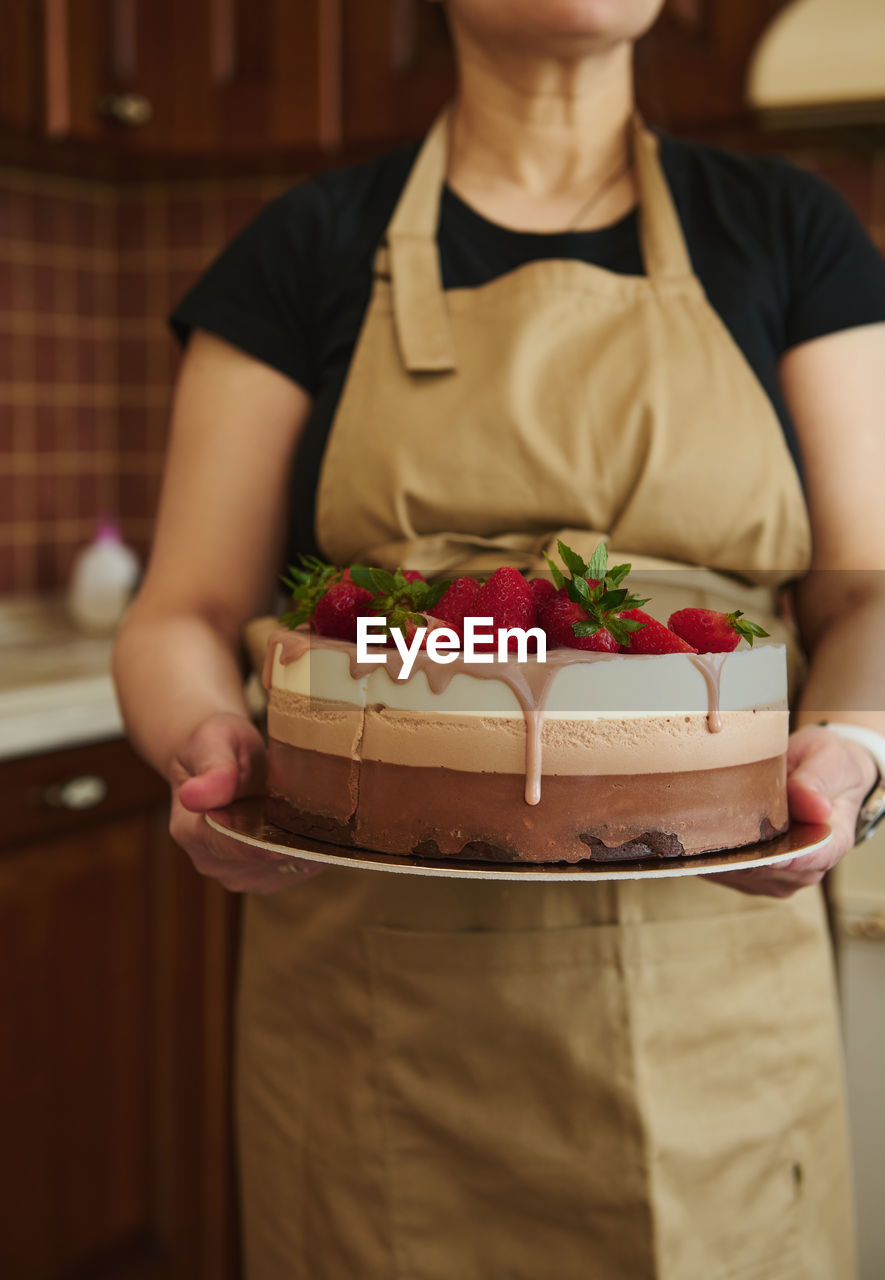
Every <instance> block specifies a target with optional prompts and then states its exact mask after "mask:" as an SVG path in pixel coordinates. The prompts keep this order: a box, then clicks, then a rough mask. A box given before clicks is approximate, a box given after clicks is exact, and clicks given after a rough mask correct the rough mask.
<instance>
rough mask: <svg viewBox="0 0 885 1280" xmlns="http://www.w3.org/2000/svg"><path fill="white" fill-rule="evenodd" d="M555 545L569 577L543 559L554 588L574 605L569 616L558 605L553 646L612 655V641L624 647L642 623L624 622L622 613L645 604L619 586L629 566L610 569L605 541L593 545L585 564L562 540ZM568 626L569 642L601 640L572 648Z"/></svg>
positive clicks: (551, 562) (550, 562) (550, 561)
mask: <svg viewBox="0 0 885 1280" xmlns="http://www.w3.org/2000/svg"><path fill="white" fill-rule="evenodd" d="M556 545H557V547H558V549H559V554H560V557H561V558H562V563H563V564H564V565H565V567H566V568H567V569H568V571H569V573H570V574H571V577H570V578H566V577H565V575H564V574H563V572H562V570H561V569H560V568H559V567H558V566H557V565H555V564H554V563H553V561H552V560H551V559H550V557H549V556H546V560H547V563H548V564H549V566H550V572H551V574H552V576H553V581H554V582H555V583H556V586H557V587H559V589H560V591H562V592H565V595H566V597H567V599H569V600H570V601H571V602H572V604H573V605H574V606H575V610H573V611H572V612H571V616H570V617H569V616H567V614H568V611H567V610H566V609H565V607H564V606H563V605H557V615H556V623H554V624H553V625H554V626H555V627H556V628H557V633H558V634H559V636H560V639H559V640H558V641H557V642H556V643H559V644H563V645H567V646H568V647H570V648H575V647H580V648H585V647H590V648H593V649H596V650H603V651H606V652H614V649H613V648H612V646H611V641H612V640H613V641H614V643H615V645H616V646H623V645H626V643H627V641H628V640H629V638H630V632H631V631H634V630H636V628H637V627H639V626H641V623H638V622H632V621H630V620H629V618H628V619H627V621H624V620H623V619H624V617H625V616H626V615H625V614H624V613H623V612H622V611H623V610H624V609H625V608H626V609H632V608H635V607H637V606H639V605H641V604H647V603H648V602H647V601H646V600H643V599H642V598H641V597H640V596H634V595H630V594H629V592H628V591H627V588H626V587H622V586H621V583H622V582H623V581H624V579H625V578H626V576H627V574H628V573H629V572H630V566H629V565H628V564H615V565H612V566H611V567H609V564H608V550H607V548H606V545H605V543H604V542H600V543H598V544H597V545H596V547H595V548H594V551H593V555H592V556H591V557H590V559H589V560H588V561H586V562H585V561H584V559H583V557H582V556H579V555H578V553H577V551H573V550H572V549H571V547H567V546H566V545H565V543H564V542H563V541H562V540H561V539H560V541H558V542H557V544H556ZM545 555H546V553H545ZM569 625H570V627H571V637H572V639H574V638H578V639H582V640H584V639H587V638H588V637H592V636H600V639H598V640H597V642H596V643H595V644H594V645H592V646H584V645H580V646H575V645H573V644H572V641H571V640H570V639H569V638H568V636H569V632H568V626H569ZM563 628H565V629H563ZM601 634H605V635H607V637H608V639H602V638H601Z"/></svg>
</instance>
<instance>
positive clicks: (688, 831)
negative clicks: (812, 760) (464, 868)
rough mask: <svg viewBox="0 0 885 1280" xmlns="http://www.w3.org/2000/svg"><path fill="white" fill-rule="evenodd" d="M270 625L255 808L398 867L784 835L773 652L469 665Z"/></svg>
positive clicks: (779, 687) (700, 848)
mask: <svg viewBox="0 0 885 1280" xmlns="http://www.w3.org/2000/svg"><path fill="white" fill-rule="evenodd" d="M400 664H401V660H400V658H399V655H398V654H397V653H396V652H395V651H391V652H390V654H389V655H388V660H387V662H386V663H385V664H384V665H378V664H377V663H376V662H372V663H360V662H359V661H358V660H357V650H356V645H355V644H352V643H350V642H349V641H347V640H340V639H334V638H329V637H326V636H321V635H317V634H316V633H315V632H313V631H310V630H309V629H308V628H307V627H306V626H301V627H297V628H295V629H294V630H289V629H287V628H285V627H282V628H280V629H278V630H276V631H275V632H274V633H273V634H272V635H271V637H270V640H269V643H268V649H267V658H266V662H265V669H264V683H265V686H266V688H267V690H268V693H269V710H268V731H269V739H270V741H269V795H268V802H267V816H268V818H269V820H270V821H271V822H273V823H274V824H276V825H278V826H280V827H283V828H285V829H286V830H288V831H291V832H295V833H297V834H301V835H306V836H310V837H312V838H314V839H319V840H324V841H328V842H331V843H333V844H337V845H350V846H359V847H362V848H365V849H371V850H376V851H379V852H383V853H390V854H400V855H407V856H411V857H419V858H420V857H433V858H440V857H443V858H458V859H468V860H476V859H483V860H494V861H506V862H513V861H517V862H534V863H541V862H559V861H563V862H569V863H574V862H579V861H583V860H587V859H592V860H613V859H635V858H648V857H661V858H669V857H681V856H690V855H693V854H699V853H703V852H710V851H714V850H721V849H732V848H736V847H739V846H742V845H747V844H754V843H756V842H758V841H760V840H764V839H767V838H770V837H773V836H775V835H777V834H780V833H781V832H782V831H784V830H786V828H787V825H788V814H787V797H786V749H787V735H788V710H787V697H786V690H787V679H786V656H785V649H784V646H783V645H779V644H766V643H763V644H759V645H757V646H755V647H752V648H738V649H735V650H734V651H732V652H725V653H694V652H691V653H681V652H680V653H662V654H640V653H626V654H625V653H610V652H588V651H583V650H579V649H571V648H560V649H553V650H552V651H550V652H548V653H547V655H546V662H543V663H542V662H540V661H539V660H538V659H537V658H535V657H529V658H528V660H527V661H523V662H519V661H517V660H516V657H515V656H514V655H509V657H508V659H507V660H506V661H499V660H495V661H494V662H492V663H489V664H486V665H482V666H478V665H475V664H467V663H466V662H465V661H464V659H463V657H462V656H460V655H458V656H457V657H456V658H455V660H454V661H452V662H451V663H449V664H447V665H438V664H435V663H432V662H430V661H429V660H428V657H427V655H426V654H425V653H420V654H419V655H418V658H417V661H416V662H415V665H414V667H413V668H412V670H411V671H410V673H409V677H408V679H406V680H399V679H397V674H398V671H399V669H400Z"/></svg>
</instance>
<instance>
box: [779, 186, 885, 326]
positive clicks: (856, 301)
mask: <svg viewBox="0 0 885 1280" xmlns="http://www.w3.org/2000/svg"><path fill="white" fill-rule="evenodd" d="M785 169H786V172H787V174H788V175H789V177H788V182H787V188H786V191H785V192H784V206H783V207H784V215H785V216H784V221H785V225H784V226H783V228H782V230H783V232H784V234H785V236H786V238H787V258H788V262H789V300H788V305H787V312H786V317H785V328H784V337H785V349H789V348H790V347H795V346H798V345H799V344H800V343H802V342H808V341H810V340H811V339H812V338H820V337H823V336H824V335H825V334H828V333H836V332H838V331H839V330H841V329H852V328H854V327H855V326H857V325H865V324H876V323H879V322H881V321H885V258H883V257H882V254H881V253H880V252H879V250H878V249H877V248H876V246H875V245H874V244H873V242H872V240H871V239H870V237H869V235H868V234H867V232H866V230H865V229H864V227H863V225H862V223H861V222H860V220H859V219H858V218H857V216H856V214H855V213H854V211H853V210H852V208H851V206H850V205H849V204H848V203H847V201H846V200H845V199H844V198H843V197H842V196H841V195H840V194H839V192H838V191H836V190H835V189H834V188H833V187H831V186H830V185H829V183H827V182H825V181H824V180H823V179H822V178H819V177H818V176H817V175H815V174H812V173H808V172H806V171H804V170H801V169H796V168H793V167H792V166H785Z"/></svg>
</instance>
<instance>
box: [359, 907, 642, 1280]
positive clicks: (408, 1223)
mask: <svg viewBox="0 0 885 1280" xmlns="http://www.w3.org/2000/svg"><path fill="white" fill-rule="evenodd" d="M365 937H366V942H367V948H368V955H369V962H370V969H371V975H372V992H373V994H372V999H373V1019H374V1025H375V1035H376V1055H377V1058H376V1071H377V1082H378V1087H379V1091H380V1097H381V1106H382V1109H383V1113H384V1131H385V1140H386V1159H387V1169H388V1177H389V1195H390V1207H391V1232H392V1238H393V1246H394V1257H395V1266H396V1270H395V1275H396V1276H397V1277H399V1278H400V1280H490V1278H491V1277H495V1280H498V1278H500V1280H504V1278H505V1277H506V1280H546V1278H547V1277H549V1278H550V1280H554V1277H555V1280H586V1278H587V1276H588V1275H593V1276H599V1277H621V1276H623V1277H629V1278H630V1280H640V1277H645V1276H651V1275H653V1274H654V1271H653V1240H652V1232H651V1225H650V1217H649V1209H648V1203H647V1195H646V1176H645V1170H644V1158H643V1150H642V1133H641V1126H640V1124H639V1122H638V1117H637V1115H636V1110H635V1101H634V1096H633V1089H632V1084H631V1073H630V1046H629V1038H628V1025H627V1020H626V1017H625V1001H624V982H623V974H622V972H621V966H620V963H619V941H618V930H617V928H616V927H613V926H590V927H583V926H582V927H578V928H569V929H561V930H560V929H557V930H543V931H541V930H539V931H516V932H506V933H498V932H495V931H465V932H451V933H450V932H445V933H425V932H413V931H409V930H398V929H386V928H374V927H373V928H368V929H366V930H365Z"/></svg>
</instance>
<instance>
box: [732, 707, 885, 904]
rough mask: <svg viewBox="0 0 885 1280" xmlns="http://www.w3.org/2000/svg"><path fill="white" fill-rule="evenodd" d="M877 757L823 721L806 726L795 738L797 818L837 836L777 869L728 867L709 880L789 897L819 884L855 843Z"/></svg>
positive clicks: (790, 759) (790, 774)
mask: <svg viewBox="0 0 885 1280" xmlns="http://www.w3.org/2000/svg"><path fill="white" fill-rule="evenodd" d="M876 776H877V770H876V765H875V763H874V761H873V758H872V756H871V755H870V754H869V752H868V751H867V750H866V749H865V748H864V747H862V746H860V745H859V743H856V742H847V741H846V740H845V739H844V738H839V737H837V736H836V734H835V733H831V732H830V731H829V730H828V729H825V728H824V727H823V726H821V725H806V726H805V727H804V728H802V729H797V730H796V732H795V733H794V734H792V735H791V736H790V742H789V747H788V750H787V795H788V799H789V804H790V818H791V819H792V820H793V821H794V822H826V823H828V824H829V826H830V827H832V830H833V834H832V835H831V837H830V839H829V840H828V841H827V842H826V844H825V845H824V846H823V847H822V848H821V849H819V850H818V851H817V852H816V853H810V854H807V855H806V856H805V857H804V858H801V857H800V858H792V859H791V860H790V861H789V862H780V863H777V864H776V865H775V866H772V867H758V868H754V869H752V870H749V871H728V872H724V873H723V874H722V875H716V876H710V877H708V878H709V879H710V880H713V881H716V882H718V883H720V884H724V885H728V886H729V887H730V888H732V889H739V890H740V891H741V892H742V893H757V894H764V895H767V896H768V897H771V898H789V897H790V896H791V895H792V894H794V893H795V892H796V890H797V889H804V888H805V887H806V886H808V885H813V884H819V883H820V881H821V880H822V879H823V876H824V873H825V872H827V871H829V869H830V867H834V866H835V865H836V863H837V862H838V861H839V859H840V858H842V857H844V855H845V854H846V853H847V852H848V850H849V849H851V848H852V847H853V845H854V832H855V828H856V826H857V814H858V810H859V809H860V806H861V804H862V803H863V800H864V797H865V796H866V795H867V793H868V792H869V791H870V790H871V788H872V786H873V784H874V783H875V781H876Z"/></svg>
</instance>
